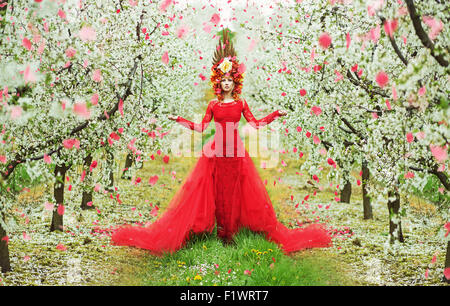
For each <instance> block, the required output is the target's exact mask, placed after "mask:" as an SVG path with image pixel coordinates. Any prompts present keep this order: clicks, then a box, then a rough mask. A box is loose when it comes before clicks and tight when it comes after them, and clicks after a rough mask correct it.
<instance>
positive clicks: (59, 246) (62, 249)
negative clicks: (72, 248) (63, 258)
mask: <svg viewBox="0 0 450 306" xmlns="http://www.w3.org/2000/svg"><path fill="white" fill-rule="evenodd" d="M56 249H57V250H60V251H66V250H67V247H66V246H64V245H63V244H61V243H59V244H58V245H57V246H56Z"/></svg>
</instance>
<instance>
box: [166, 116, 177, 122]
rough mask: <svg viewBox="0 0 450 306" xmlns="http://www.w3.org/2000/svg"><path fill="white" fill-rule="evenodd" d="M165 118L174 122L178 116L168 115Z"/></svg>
mask: <svg viewBox="0 0 450 306" xmlns="http://www.w3.org/2000/svg"><path fill="white" fill-rule="evenodd" d="M167 118H169V119H170V120H173V121H176V120H177V118H178V116H173V115H169V116H167Z"/></svg>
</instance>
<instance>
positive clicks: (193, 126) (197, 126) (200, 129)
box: [176, 101, 213, 132]
mask: <svg viewBox="0 0 450 306" xmlns="http://www.w3.org/2000/svg"><path fill="white" fill-rule="evenodd" d="M212 105H213V103H212V101H210V102H209V104H208V108H207V109H206V113H205V116H204V117H203V120H202V122H201V123H195V122H192V121H189V120H187V119H184V118H183V117H181V116H178V117H177V119H176V122H178V123H179V124H181V125H182V126H184V127H186V128H189V129H191V130H193V131H197V132H203V131H204V130H206V128H207V127H208V125H209V123H210V122H211V120H212V118H213V113H212Z"/></svg>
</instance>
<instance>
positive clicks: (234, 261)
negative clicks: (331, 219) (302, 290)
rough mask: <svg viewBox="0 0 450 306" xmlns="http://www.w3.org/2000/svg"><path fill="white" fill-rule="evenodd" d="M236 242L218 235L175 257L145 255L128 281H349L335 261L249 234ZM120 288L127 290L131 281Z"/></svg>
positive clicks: (297, 283)
mask: <svg viewBox="0 0 450 306" xmlns="http://www.w3.org/2000/svg"><path fill="white" fill-rule="evenodd" d="M235 242H236V244H235V245H227V246H224V245H223V244H222V242H221V241H220V240H219V239H218V238H217V236H216V235H215V234H214V233H213V234H211V235H203V236H195V237H193V239H192V240H191V241H189V243H188V244H187V245H186V246H185V247H184V248H183V249H181V250H180V251H178V252H176V253H174V254H167V255H166V256H164V257H153V256H150V255H146V256H144V258H142V261H143V262H145V264H144V265H141V267H140V268H138V269H133V271H132V275H129V276H128V277H127V278H128V279H129V280H133V284H134V285H136V284H137V285H150V286H161V285H162V286H164V285H166V286H330V285H335V286H338V285H342V284H346V283H348V282H349V281H348V280H344V279H342V276H341V273H339V272H338V270H337V262H334V261H332V260H331V259H330V258H325V257H321V256H317V254H313V255H311V254H310V253H308V251H306V252H305V253H302V252H300V253H297V255H295V256H286V255H284V254H283V253H282V251H281V250H280V249H279V248H278V247H277V245H276V244H275V243H271V242H269V241H267V240H266V239H265V238H264V237H263V236H262V235H259V234H257V233H253V232H251V231H249V230H247V229H243V230H241V231H240V232H239V233H238V234H237V235H236V236H235ZM248 271H249V272H250V273H249V272H248ZM121 285H128V281H127V279H122V284H121Z"/></svg>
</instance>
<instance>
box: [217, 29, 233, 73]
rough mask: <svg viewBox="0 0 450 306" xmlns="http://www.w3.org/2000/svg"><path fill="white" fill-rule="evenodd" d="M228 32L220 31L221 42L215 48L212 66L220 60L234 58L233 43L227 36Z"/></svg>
mask: <svg viewBox="0 0 450 306" xmlns="http://www.w3.org/2000/svg"><path fill="white" fill-rule="evenodd" d="M228 32H229V30H228V29H227V30H225V29H223V30H222V40H219V46H218V47H217V48H216V51H215V52H214V57H213V65H216V64H217V63H219V62H220V60H221V59H223V58H225V57H233V56H236V51H235V50H234V46H233V43H232V42H231V39H230V38H229V36H228ZM222 41H223V45H222Z"/></svg>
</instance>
